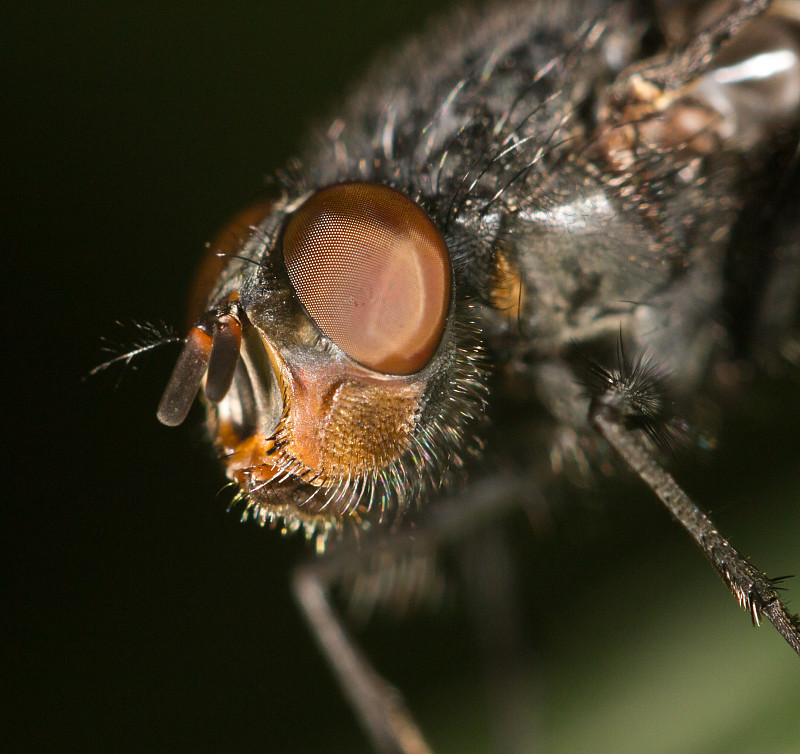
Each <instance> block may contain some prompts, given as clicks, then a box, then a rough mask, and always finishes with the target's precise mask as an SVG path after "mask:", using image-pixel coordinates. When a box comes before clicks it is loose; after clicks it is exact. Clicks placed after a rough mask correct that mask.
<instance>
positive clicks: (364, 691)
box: [292, 564, 431, 754]
mask: <svg viewBox="0 0 800 754" xmlns="http://www.w3.org/2000/svg"><path fill="white" fill-rule="evenodd" d="M315 565H316V564H311V565H309V566H305V567H301V568H299V569H298V570H297V571H296V573H295V576H294V579H293V581H292V587H293V591H294V595H295V598H296V599H297V601H298V603H299V604H300V607H301V608H302V610H303V614H304V615H305V617H306V619H307V620H308V623H309V626H310V627H311V630H312V632H313V634H314V638H315V639H316V641H317V644H318V645H319V647H320V649H321V650H322V652H323V654H324V655H325V658H326V659H327V660H328V663H329V664H330V666H331V668H332V669H333V671H334V674H335V675H336V678H337V679H338V681H339V685H340V686H341V687H342V690H343V692H344V693H345V695H346V697H347V699H348V701H349V702H350V704H351V706H352V707H353V709H354V710H355V711H356V713H357V715H358V716H359V718H360V721H361V725H362V727H363V728H364V730H365V731H366V733H367V735H368V736H369V738H370V740H371V742H372V744H373V746H374V747H375V749H376V750H377V751H381V752H387V754H389V753H391V754H427V753H428V752H430V751H431V749H430V747H429V746H428V744H427V743H426V742H425V739H424V738H423V736H422V733H421V731H420V730H419V728H418V727H417V724H416V723H415V722H414V719H413V718H412V717H411V714H410V713H409V711H408V710H407V709H406V706H405V703H404V702H403V699H402V697H401V696H400V692H399V691H397V690H396V689H395V688H394V687H393V686H391V685H390V684H389V683H388V682H387V681H386V680H384V679H383V678H382V677H381V676H380V675H378V673H377V672H376V670H375V669H374V668H373V667H372V665H371V664H370V662H369V660H367V658H366V657H365V656H364V654H363V653H362V652H361V650H360V649H359V647H358V646H357V645H356V643H355V642H354V641H353V639H352V638H351V637H350V635H349V634H348V632H347V631H346V629H345V627H344V624H343V623H342V620H341V618H340V617H339V615H337V614H336V611H335V610H334V608H333V606H332V604H331V601H330V594H329V584H328V583H327V581H328V579H327V578H326V576H327V575H328V574H326V573H325V571H324V569H318V568H315V567H314V566H315Z"/></svg>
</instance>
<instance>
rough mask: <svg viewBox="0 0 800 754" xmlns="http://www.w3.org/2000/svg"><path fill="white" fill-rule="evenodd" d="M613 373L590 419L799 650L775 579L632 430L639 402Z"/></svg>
mask: <svg viewBox="0 0 800 754" xmlns="http://www.w3.org/2000/svg"><path fill="white" fill-rule="evenodd" d="M624 371H625V370H623V372H624ZM612 377H613V378H614V379H611V380H609V383H608V387H607V389H606V390H604V391H603V392H601V393H599V394H598V395H596V396H595V398H594V399H593V401H592V404H591V407H590V411H589V413H590V420H591V422H592V423H593V425H594V426H595V428H596V429H597V431H598V432H599V433H600V434H601V435H602V436H603V437H604V438H605V440H606V441H607V442H608V444H609V445H611V447H612V448H614V450H615V451H616V452H617V454H618V455H619V456H620V458H622V460H623V461H624V462H625V463H626V464H627V465H628V466H629V467H630V468H631V469H632V470H633V472H634V473H635V474H636V475H637V476H638V477H639V478H640V479H641V480H642V481H643V482H644V483H645V484H646V485H647V486H648V487H650V489H651V490H652V491H653V492H654V493H655V494H656V496H657V497H658V499H659V500H660V501H661V502H662V503H663V504H664V505H665V506H666V507H667V509H668V510H669V511H670V513H672V515H673V516H674V517H675V518H676V519H677V520H678V522H679V523H680V524H681V525H682V526H683V527H684V529H686V531H687V532H689V534H690V535H691V537H692V539H694V541H695V542H697V544H698V545H699V546H700V549H701V550H702V551H703V552H704V553H705V555H706V557H707V558H708V559H709V560H710V561H711V564H712V565H713V566H714V568H715V570H716V571H717V573H719V575H720V576H721V577H722V580H723V581H724V582H725V583H726V584H727V585H728V588H729V589H730V590H731V592H732V593H733V595H734V596H735V597H736V599H737V600H738V602H739V604H740V605H741V607H742V608H743V609H744V610H746V611H747V612H748V613H750V617H751V618H752V620H753V623H754V624H755V625H759V623H760V622H761V618H762V616H763V617H766V618H767V620H769V621H770V622H771V623H772V625H773V626H775V628H776V629H777V630H778V631H779V632H780V634H781V635H782V636H783V638H784V639H786V641H787V642H788V643H789V645H790V646H791V647H792V649H794V651H795V652H797V653H798V654H800V619H798V617H797V616H796V615H793V614H792V613H791V612H789V610H788V609H787V608H786V605H784V603H783V601H782V600H781V598H780V596H779V595H778V586H777V580H774V579H770V578H768V577H767V576H766V574H764V573H763V572H762V571H760V570H759V569H758V568H756V567H755V566H754V565H753V564H752V563H751V562H750V561H749V560H748V559H747V558H746V557H744V555H742V554H741V553H740V552H739V551H738V550H737V549H736V548H735V547H734V546H733V545H732V544H731V543H730V542H729V541H728V540H727V539H725V537H723V535H722V534H721V533H720V532H719V530H718V529H717V527H716V526H715V524H714V522H713V521H712V520H711V519H710V518H709V517H708V516H707V515H706V514H705V513H703V511H701V510H700V509H699V508H698V507H697V505H695V504H694V502H692V500H691V499H690V498H689V496H688V495H687V494H686V493H685V492H684V491H683V489H681V487H680V486H679V485H678V483H677V482H676V481H675V480H674V479H673V478H672V476H671V475H670V474H668V473H667V472H666V471H665V470H664V468H663V467H662V466H661V464H660V463H659V462H658V461H657V460H656V459H655V457H654V456H653V454H652V453H651V452H650V450H649V449H648V447H647V445H646V444H645V443H644V442H643V441H642V439H641V437H640V435H638V434H637V432H636V431H635V430H632V429H630V422H631V421H632V420H633V421H635V420H636V419H637V418H638V417H637V406H636V404H635V401H632V400H631V394H630V392H629V387H630V386H629V385H626V384H625V382H624V380H622V379H621V378H620V374H619V373H617V374H615V375H612Z"/></svg>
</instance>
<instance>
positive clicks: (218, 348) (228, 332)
mask: <svg viewBox="0 0 800 754" xmlns="http://www.w3.org/2000/svg"><path fill="white" fill-rule="evenodd" d="M241 345H242V326H241V324H240V323H239V320H238V319H236V317H234V316H233V315H231V314H222V315H220V317H219V318H218V319H217V321H216V322H215V324H214V334H213V336H212V339H211V357H210V359H209V362H208V376H207V377H206V397H207V398H208V400H210V401H211V402H213V403H219V402H220V401H221V400H222V399H223V398H224V397H225V396H226V395H227V394H228V390H230V387H231V383H232V382H233V375H234V372H235V371H236V364H237V363H238V361H239V350H240V348H241Z"/></svg>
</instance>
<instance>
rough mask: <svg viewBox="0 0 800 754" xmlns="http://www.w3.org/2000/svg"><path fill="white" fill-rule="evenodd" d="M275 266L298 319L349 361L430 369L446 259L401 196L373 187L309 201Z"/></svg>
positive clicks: (352, 186)
mask: <svg viewBox="0 0 800 754" xmlns="http://www.w3.org/2000/svg"><path fill="white" fill-rule="evenodd" d="M283 258H284V262H285V264H286V269H287V271H288V273H289V280H290V281H291V284H292V286H293V287H294V290H295V292H296V293H297V297H298V298H299V299H300V302H301V303H302V304H303V306H304V307H305V308H306V311H308V313H309V314H310V315H311V318H312V319H313V320H314V322H316V324H317V326H318V327H319V328H320V330H322V332H323V333H325V335H326V336H327V337H328V338H330V340H332V341H333V342H334V343H335V344H336V345H337V346H339V348H341V349H342V351H344V352H345V353H346V354H347V355H348V356H349V357H350V358H351V359H353V360H354V361H357V362H358V363H360V364H362V365H364V366H366V367H368V368H370V369H374V370H376V371H379V372H383V373H385V374H400V375H407V374H413V373H415V372H418V371H420V369H422V368H423V367H424V366H425V365H426V364H427V363H428V362H429V361H430V359H431V357H432V356H433V353H434V351H435V350H436V348H437V346H438V345H439V342H440V341H441V339H442V333H443V332H444V328H445V324H446V322H447V313H448V310H449V306H450V288H451V277H452V272H451V267H450V255H449V254H448V251H447V245H446V244H445V242H444V239H443V238H442V236H441V234H440V233H439V231H438V230H437V228H436V226H435V225H434V224H433V221H432V220H431V219H430V217H428V215H427V214H426V213H425V211H424V210H423V209H422V208H421V207H420V206H419V205H418V204H417V203H416V202H414V201H412V200H411V199H409V198H408V197H407V196H406V195H405V194H402V193H400V192H399V191H396V190H394V189H392V188H389V187H388V186H384V185H382V184H378V183H342V184H337V185H334V186H329V187H327V188H324V189H322V190H320V191H318V192H317V193H315V194H313V195H312V196H311V197H310V198H309V199H307V200H306V202H305V203H304V204H303V205H302V206H301V207H300V208H299V209H298V210H297V211H296V212H295V213H294V214H293V215H292V216H291V217H290V218H289V220H288V222H287V224H286V228H285V229H284V233H283Z"/></svg>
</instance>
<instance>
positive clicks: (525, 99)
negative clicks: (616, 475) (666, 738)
mask: <svg viewBox="0 0 800 754" xmlns="http://www.w3.org/2000/svg"><path fill="white" fill-rule="evenodd" d="M769 5H770V4H769V3H767V2H762V1H760V0H756V1H751V2H738V3H737V2H725V1H724V0H720V2H713V1H712V2H707V3H699V4H698V3H688V2H686V3H677V4H675V3H672V4H670V3H667V2H663V3H660V2H656V3H651V4H640V3H634V2H604V1H603V0H584V1H583V2H568V3H560V2H559V3H556V2H537V3H529V2H520V3H508V4H498V5H494V6H488V7H487V8H485V9H482V10H472V11H469V12H456V13H453V14H452V15H451V16H450V17H448V18H447V19H442V21H440V22H439V23H438V24H436V25H434V26H432V27H431V28H430V30H429V31H428V32H427V33H426V34H425V35H422V36H421V37H419V38H418V39H415V40H412V41H411V42H409V43H407V44H406V45H405V46H404V47H403V48H402V49H401V50H399V51H398V52H396V53H395V54H393V55H389V56H386V57H385V58H384V59H382V60H381V61H380V64H379V65H377V66H376V67H375V68H374V69H373V70H372V72H371V73H369V74H368V76H367V77H366V78H365V79H364V81H363V82H362V83H361V86H360V87H359V88H358V89H356V90H355V91H354V93H353V94H352V95H351V96H350V97H349V98H348V99H347V100H346V101H345V102H344V104H343V106H342V107H341V108H340V109H339V110H338V111H337V113H336V116H335V117H333V118H331V119H330V120H329V121H327V122H326V123H325V126H324V127H323V128H321V129H319V130H318V131H316V132H314V133H313V134H312V135H311V136H310V137H309V140H308V145H307V147H306V149H305V151H304V153H303V156H302V158H301V159H299V160H297V161H294V162H292V163H291V165H290V167H289V168H288V169H287V170H286V171H285V172H283V173H281V174H280V176H279V178H280V186H281V190H280V191H277V192H276V193H275V195H274V196H273V197H272V198H271V199H270V200H269V201H267V202H265V203H263V204H260V205H257V206H255V207H253V208H251V209H249V210H247V211H246V212H244V213H243V214H242V215H240V216H239V217H237V218H236V219H235V220H234V221H233V222H232V223H231V224H230V226H229V227H228V228H227V229H226V230H225V231H223V233H222V234H221V235H220V236H219V238H218V239H217V240H216V241H215V242H214V243H212V244H211V245H210V246H209V253H208V255H207V258H206V259H205V260H204V261H203V264H202V267H201V270H200V274H199V275H198V278H197V284H196V286H195V289H194V294H193V303H192V307H193V308H192V324H191V328H190V331H189V335H188V336H187V338H186V340H185V343H184V347H183V351H182V353H181V355H180V357H179V359H178V363H177V365H176V367H175V370H174V372H173V375H172V377H171V379H170V381H169V383H168V386H167V388H166V390H165V393H164V396H163V398H162V402H161V405H160V407H159V418H160V420H161V421H162V422H164V423H166V424H169V425H175V424H179V423H181V422H182V421H183V419H184V418H185V416H186V415H187V413H188V410H189V407H190V405H191V404H192V402H193V401H194V398H195V395H196V394H197V393H198V391H199V390H200V389H201V388H202V391H203V394H204V401H205V405H206V407H207V417H208V419H207V421H208V428H209V432H210V435H211V437H212V439H213V442H214V445H215V447H216V449H217V451H218V453H219V457H220V459H221V462H222V465H223V467H224V469H225V472H226V474H227V475H228V477H229V478H230V480H231V481H232V482H233V483H234V484H235V485H236V487H237V488H238V490H239V493H238V494H239V497H240V498H241V500H242V501H243V505H244V506H245V509H246V510H247V511H248V513H249V514H250V515H251V516H252V517H253V518H255V519H257V520H258V521H260V522H261V523H262V524H269V525H271V526H278V527H279V528H281V529H283V530H286V531H298V530H299V531H303V532H304V533H305V534H306V536H307V537H309V538H314V539H315V540H316V544H317V550H318V551H319V552H321V553H322V552H324V551H325V550H326V547H327V549H328V550H329V551H330V552H327V553H326V554H325V556H324V557H323V558H322V559H321V560H320V561H319V564H317V565H312V566H309V567H307V568H305V569H301V571H300V572H299V574H298V577H297V579H296V582H295V590H296V594H297V596H298V600H299V602H300V604H301V606H302V608H303V610H304V612H305V613H306V615H307V617H308V618H309V621H310V624H311V626H312V628H313V630H314V632H315V634H316V636H317V639H318V641H319V642H320V644H321V646H322V648H323V650H324V652H325V653H326V655H327V656H328V659H329V661H330V663H331V665H332V667H333V669H334V671H335V672H336V674H337V676H338V677H339V680H340V682H341V683H342V686H343V688H344V690H345V693H346V694H347V695H348V697H349V698H350V700H351V702H352V703H353V705H354V706H355V708H356V710H357V712H358V714H359V716H360V718H361V720H362V722H363V723H364V726H365V728H366V730H367V731H368V733H369V735H370V737H371V739H372V741H373V743H374V744H375V745H376V746H377V747H379V748H382V749H385V750H390V751H394V750H403V751H412V750H424V741H423V739H422V737H421V734H420V733H419V731H418V730H417V729H416V727H415V726H414V724H413V721H412V720H411V719H410V717H409V716H408V715H407V713H406V712H405V710H404V709H403V708H402V704H401V703H400V702H399V700H398V699H397V697H396V694H393V692H391V689H389V687H388V686H386V685H385V683H384V682H383V681H382V679H380V677H378V676H377V675H376V674H375V673H374V671H372V670H371V668H369V666H368V665H366V661H365V660H364V658H363V657H362V656H361V655H360V653H359V652H358V651H357V650H356V649H355V648H354V646H353V645H352V642H351V641H350V639H349V637H348V636H347V635H346V632H344V630H343V629H342V627H341V625H340V623H339V621H338V618H337V617H336V616H335V614H334V613H333V611H332V610H331V607H330V604H329V601H328V600H327V590H328V588H329V587H330V586H331V585H332V584H333V583H335V582H336V581H337V580H338V579H340V578H341V577H342V574H343V573H344V572H345V571H346V570H348V569H349V568H350V566H351V565H352V563H353V562H354V561H358V560H359V558H361V559H369V557H371V556H369V552H370V545H369V541H370V536H374V537H381V536H384V535H386V533H387V532H388V533H389V536H390V538H393V539H394V540H395V541H400V540H401V538H402V537H403V532H404V528H403V527H404V522H405V521H406V520H407V519H413V518H415V517H417V518H418V522H417V525H418V528H417V537H416V539H415V541H416V542H418V543H419V542H420V541H423V540H425V537H426V534H425V532H431V534H430V537H429V540H427V541H428V544H429V545H430V546H431V548H432V549H435V547H436V546H438V545H439V544H441V543H442V542H443V541H444V540H446V539H448V538H454V537H455V536H457V534H456V533H457V532H461V531H462V530H463V529H464V528H466V526H467V525H466V523H465V521H466V520H467V519H469V520H470V521H472V522H473V523H474V520H475V517H474V516H472V514H471V513H470V514H469V515H468V514H467V513H464V516H463V518H464V520H463V521H460V523H457V524H453V522H452V520H448V522H447V523H446V524H445V523H442V521H443V520H444V519H443V518H442V519H438V520H437V519H436V517H435V514H433V513H431V514H428V515H427V518H426V511H427V510H428V509H431V510H433V509H435V508H436V507H437V499H438V497H441V496H442V495H443V494H444V493H447V492H448V491H455V492H453V496H452V497H451V500H452V506H451V507H452V508H454V509H455V510H459V500H460V498H459V493H458V492H457V491H458V490H460V489H463V487H462V486H461V485H462V483H463V481H464V480H465V479H466V478H467V476H468V475H470V474H474V475H477V476H478V477H479V476H480V475H481V466H482V464H483V462H484V460H485V459H486V458H491V457H492V454H493V453H496V450H495V449H494V444H495V443H498V442H499V443H500V444H502V440H499V441H498V439H497V438H498V437H500V438H502V436H503V435H504V434H509V433H511V432H512V430H513V431H516V432H517V433H518V434H520V426H522V427H523V428H524V433H525V435H526V437H527V438H529V441H527V442H526V443H525V452H524V453H523V455H525V462H526V463H528V464H529V466H528V471H527V472H526V473H525V474H524V475H523V476H524V479H525V481H524V483H523V484H522V486H520V485H519V484H516V483H514V484H510V485H509V484H508V483H507V480H506V479H505V477H503V478H502V479H500V481H499V482H498V484H497V486H495V487H494V488H492V485H491V484H489V486H488V487H487V488H486V489H485V490H483V491H482V492H480V493H479V494H478V493H476V494H475V495H473V496H472V497H470V496H469V495H465V496H464V502H463V505H461V510H462V511H470V510H472V508H471V506H474V507H475V508H476V509H481V510H484V511H495V512H496V511H498V510H500V509H502V508H503V505H504V504H498V502H497V500H498V499H499V498H503V499H505V498H513V499H515V500H517V502H519V497H520V495H522V494H532V490H536V491H537V492H542V491H546V488H547V487H548V485H550V484H552V483H558V482H559V480H560V479H563V478H564V476H565V475H566V476H568V477H570V478H572V479H577V480H578V481H579V482H580V483H581V484H586V483H588V482H590V480H591V478H592V476H593V475H594V473H595V472H596V469H597V468H598V466H600V465H602V466H603V467H604V468H606V469H607V468H609V463H611V465H614V464H616V463H617V462H620V465H627V466H629V467H631V468H632V469H633V471H634V472H635V474H637V475H638V476H639V477H640V479H641V480H642V481H644V482H645V483H646V484H647V485H648V486H650V487H651V489H652V490H653V491H654V492H655V494H656V495H657V496H658V497H659V498H660V499H661V500H662V502H664V503H665V504H666V505H667V506H668V507H669V508H670V510H671V511H672V513H673V515H675V517H676V518H678V520H679V521H680V522H681V523H682V524H683V525H684V526H685V527H686V528H687V530H688V531H689V533H690V534H691V535H692V536H693V537H694V538H695V540H696V541H697V542H698V544H699V545H700V546H701V548H702V549H703V550H704V552H705V553H706V555H707V556H708V558H709V559H710V560H711V563H712V565H713V566H714V567H715V568H716V569H717V571H718V572H719V573H720V575H721V576H722V577H723V579H724V580H725V582H726V583H727V584H728V586H729V587H730V589H731V590H732V591H733V593H734V595H735V596H736V597H737V599H738V600H739V602H740V603H741V604H742V606H743V607H744V608H745V609H746V610H747V611H748V612H749V613H750V614H751V616H752V618H753V620H754V621H755V622H758V621H759V620H760V619H761V618H762V617H767V618H768V619H769V620H770V621H772V622H773V623H774V624H775V625H776V627H777V628H778V630H779V631H781V633H782V634H783V635H784V636H785V638H786V639H787V641H788V642H789V643H790V644H791V645H792V646H793V647H794V648H795V650H796V651H798V652H800V638H799V637H800V629H798V625H797V621H796V618H795V617H794V616H792V614H791V613H789V612H788V611H786V610H785V608H784V606H783V604H782V602H781V601H780V599H779V598H778V596H777V593H776V591H775V589H776V587H775V584H774V582H772V581H770V580H769V579H767V578H766V577H765V576H764V575H763V574H762V573H760V572H759V571H758V570H757V569H755V568H754V567H753V566H752V565H751V564H750V563H749V562H748V561H747V560H746V559H744V558H742V557H741V556H740V555H739V553H738V552H737V551H736V550H735V549H734V548H733V547H732V546H731V545H730V543H729V542H727V540H725V539H724V538H723V537H722V536H721V535H720V534H719V532H717V531H716V528H715V527H714V526H713V524H712V523H711V522H710V520H708V519H707V518H706V517H705V515H704V514H702V513H701V512H700V511H699V509H697V508H696V507H694V506H693V504H692V503H691V501H689V500H688V498H686V496H685V495H683V493H682V491H681V490H680V488H678V487H677V485H676V484H675V483H674V480H672V479H671V477H669V475H668V474H666V472H665V471H664V470H663V468H662V466H661V462H660V460H658V453H659V449H660V448H663V446H664V445H670V444H673V443H674V442H680V441H682V439H683V438H686V437H689V438H692V437H696V436H698V435H699V434H700V433H702V432H703V431H706V430H707V429H708V424H709V416H708V412H707V407H708V405H711V404H713V401H707V400H704V398H715V397H719V396H720V395H721V394H724V393H728V392H730V391H732V390H733V389H735V388H738V387H739V386H740V384H741V383H742V381H743V380H744V379H745V375H746V374H748V373H749V371H748V370H749V369H750V365H753V364H755V365H757V366H759V367H762V368H764V369H767V370H769V371H773V372H774V371H779V370H784V371H788V370H792V369H796V368H797V362H798V358H799V355H800V354H799V349H798V345H797V339H796V333H797V331H796V327H797V320H798V306H799V305H800V251H798V243H799V242H800V229H799V228H798V225H797V217H798V206H797V205H798V191H797V188H798V187H797V172H798V171H797V164H796V161H797V149H798V133H799V132H800V4H799V3H796V2H775V3H774V4H772V5H773V6H774V7H769V8H767V6H769ZM742 365H748V369H744V368H743V366H742ZM498 399H503V400H506V399H507V400H510V401H511V402H512V405H522V403H524V406H525V415H524V416H506V415H503V413H502V412H498V411H497V410H496V409H495V410H494V411H493V406H495V407H496V402H497V401H498ZM514 401H516V402H517V403H516V404H514ZM504 405H508V403H505V404H504ZM487 420H488V421H487ZM490 424H491V425H492V428H491V429H489V425H490ZM487 438H488V441H487ZM531 469H532V470H531ZM504 485H505V486H504ZM515 485H516V486H515ZM525 485H528V486H527V487H526V486H525ZM474 489H478V487H475V488H474ZM481 489H483V488H481ZM509 490H510V491H509ZM476 495H477V496H476ZM478 518H480V517H478ZM437 527H438V528H437ZM356 535H357V536H356ZM358 538H360V541H361V542H362V544H361V545H360V547H361V549H360V550H359V551H358V552H356V550H354V549H353V548H352V547H351V544H352V541H353V540H355V539H358ZM376 541H378V540H377V539H376ZM380 541H381V542H382V543H383V544H381V545H380V546H379V547H378V549H380V550H381V551H382V552H383V554H384V555H385V554H386V553H387V552H390V551H391V548H392V546H391V545H386V544H385V543H386V541H387V540H386V539H381V540H380ZM373 554H374V552H373ZM345 562H347V563H348V564H349V565H347V566H344V565H342V563H345ZM370 562H372V561H370ZM420 747H423V748H420Z"/></svg>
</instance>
